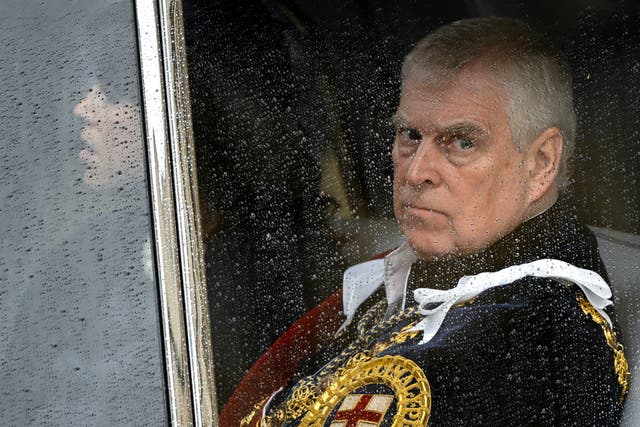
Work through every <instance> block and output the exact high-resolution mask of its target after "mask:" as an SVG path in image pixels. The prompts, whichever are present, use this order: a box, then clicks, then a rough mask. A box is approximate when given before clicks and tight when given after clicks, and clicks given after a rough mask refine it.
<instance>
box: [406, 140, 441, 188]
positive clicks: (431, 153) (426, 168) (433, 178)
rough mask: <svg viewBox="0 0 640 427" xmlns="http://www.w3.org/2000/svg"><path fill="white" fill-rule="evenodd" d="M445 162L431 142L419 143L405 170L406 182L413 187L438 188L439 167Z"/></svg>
mask: <svg viewBox="0 0 640 427" xmlns="http://www.w3.org/2000/svg"><path fill="white" fill-rule="evenodd" d="M443 160H445V159H444V158H443V154H442V153H441V152H440V150H439V149H438V146H437V145H436V144H435V142H434V141H432V140H425V141H422V142H421V143H420V145H419V146H418V149H417V150H416V152H415V154H414V155H413V157H412V158H411V160H410V161H411V163H410V164H409V168H408V169H407V175H406V179H407V182H408V183H409V184H411V185H414V186H421V185H429V186H434V187H435V186H438V185H440V183H441V182H442V176H441V167H442V162H443Z"/></svg>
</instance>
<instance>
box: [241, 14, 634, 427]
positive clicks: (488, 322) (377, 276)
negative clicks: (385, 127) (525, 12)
mask: <svg viewBox="0 0 640 427" xmlns="http://www.w3.org/2000/svg"><path fill="white" fill-rule="evenodd" d="M572 102H573V101H572V83H571V76H570V71H569V67H568V64H567V63H566V60H565V59H564V57H563V56H562V55H561V54H560V53H558V52H557V51H556V50H554V49H553V48H552V47H550V46H549V45H548V44H547V43H545V42H544V41H543V40H542V39H541V38H540V37H539V36H538V35H537V34H536V33H534V32H533V31H532V30H531V29H530V28H529V27H527V26H526V25H524V24H523V23H521V22H519V21H515V20H512V19H505V18H479V19H469V20H463V21H458V22H454V23H452V24H450V25H447V26H444V27H442V28H440V29H438V30H437V31H435V32H434V33H433V34H431V35H429V36H428V37H426V38H425V39H423V40H422V41H420V42H419V43H418V44H417V45H416V46H415V48H414V49H413V50H412V51H411V52H410V53H409V55H407V57H406V59H405V61H404V64H403V68H402V91H401V96H400V103H399V106H398V110H397V112H396V114H395V115H394V117H393V123H394V125H395V129H396V137H395V143H394V147H393V162H394V171H395V172H394V210H395V215H396V218H397V220H398V222H399V224H400V226H401V229H402V232H403V234H404V237H405V239H406V242H405V243H404V244H403V245H401V246H400V247H399V248H397V249H396V250H394V251H392V252H390V253H388V254H387V255H386V256H385V257H384V258H379V259H376V260H372V261H369V262H367V263H364V264H360V265H357V266H354V267H352V268H350V269H349V270H347V272H346V273H345V283H344V287H343V303H344V309H343V310H344V314H345V315H346V316H347V320H346V321H345V323H344V324H343V326H342V327H341V328H340V330H339V332H338V338H337V339H336V340H334V341H333V342H332V343H331V345H329V346H328V347H327V348H324V349H323V350H322V351H320V352H318V354H316V355H315V356H314V357H312V358H311V359H310V360H308V361H307V362H306V364H305V365H304V367H303V368H302V369H301V370H300V374H298V375H297V376H295V377H294V379H293V380H291V382H290V384H289V385H288V386H287V387H285V388H284V389H282V390H281V391H280V392H278V393H276V394H274V395H273V396H271V397H270V398H269V400H268V403H267V404H266V405H265V407H264V409H263V410H262V411H261V414H260V413H256V414H255V416H254V418H253V420H252V421H256V420H257V419H262V422H264V423H265V424H267V425H305V426H306V425H318V426H320V425H331V426H346V427H356V426H364V425H366V426H375V425H392V424H393V425H427V424H429V425H434V426H435V425H438V426H440V425H456V426H457V425H523V424H524V425H552V424H553V425H615V424H617V423H618V422H619V419H620V415H621V409H622V402H623V399H624V394H625V392H626V387H627V375H628V373H627V366H626V359H625V356H624V352H623V348H622V345H621V344H620V342H619V339H618V338H617V335H616V324H615V319H614V316H613V310H612V305H611V292H610V290H609V287H608V285H607V283H606V278H607V276H606V272H605V270H604V267H603V264H602V262H601V260H600V257H599V255H598V249H597V245H596V242H595V239H594V237H593V236H592V234H591V233H590V232H589V231H588V229H587V228H585V227H584V226H582V225H581V224H580V223H579V222H578V221H577V219H576V216H575V214H574V212H573V211H572V210H571V209H570V207H569V206H567V205H566V204H565V203H563V201H562V197H561V196H560V193H561V191H562V189H563V187H564V186H565V185H566V182H567V159H568V158H569V156H570V154H571V152H572V148H573V143H574V137H575V127H576V125H575V113H574V110H573V105H572Z"/></svg>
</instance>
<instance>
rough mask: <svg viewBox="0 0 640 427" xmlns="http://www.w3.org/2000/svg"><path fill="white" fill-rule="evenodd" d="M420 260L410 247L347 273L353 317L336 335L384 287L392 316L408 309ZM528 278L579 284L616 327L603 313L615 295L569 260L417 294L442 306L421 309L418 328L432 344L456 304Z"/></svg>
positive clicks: (345, 297) (346, 297)
mask: <svg viewBox="0 0 640 427" xmlns="http://www.w3.org/2000/svg"><path fill="white" fill-rule="evenodd" d="M417 259H418V258H417V257H416V255H415V253H414V252H413V250H412V249H411V248H410V247H409V245H408V244H407V243H406V242H404V243H403V244H402V245H400V247H398V248H397V249H396V250H394V251H392V252H391V253H389V254H388V255H387V256H385V257H384V259H376V260H372V261H367V262H364V263H361V264H357V265H354V266H353V267H350V268H349V269H347V270H346V271H345V273H344V281H343V285H342V289H343V294H342V304H343V312H344V315H345V316H346V317H347V318H346V320H345V321H344V323H343V324H342V325H341V326H340V328H339V329H338V331H337V332H336V335H338V334H340V333H341V332H342V331H343V330H344V329H345V328H346V327H347V325H349V324H350V323H351V321H352V320H353V317H354V315H355V313H356V311H357V310H358V307H360V305H362V303H363V302H364V301H365V300H366V299H367V298H369V297H370V296H371V295H372V294H373V293H374V292H375V291H376V290H378V288H379V287H380V285H382V284H383V283H384V286H385V292H386V297H387V305H388V309H387V316H390V315H392V314H394V313H395V312H397V311H399V310H402V309H404V306H405V302H406V293H407V281H408V279H409V272H410V271H411V266H412V265H413V263H414V262H415V261H416V260H417ZM525 276H536V277H548V278H553V279H556V280H557V281H560V282H571V283H575V284H576V285H578V286H579V287H580V288H581V289H582V290H583V291H584V293H585V295H586V297H587V299H588V300H589V302H591V304H592V305H593V306H594V307H595V308H596V310H597V311H598V312H599V313H600V314H601V315H603V317H604V318H605V319H606V320H607V322H608V323H609V324H610V325H611V320H610V319H609V317H608V316H607V314H606V313H605V312H604V310H603V309H604V307H606V306H607V305H610V304H611V300H610V298H611V290H610V289H609V286H608V285H607V283H606V282H605V281H604V279H602V277H600V276H599V275H598V274H597V273H595V272H593V271H591V270H585V269H581V268H578V267H575V266H573V265H571V264H568V263H566V262H563V261H559V260H553V259H544V260H538V261H534V262H531V263H528V264H521V265H516V266H511V267H507V268H505V269H503V270H500V271H497V272H493V273H480V274H477V275H475V276H463V277H462V278H460V280H459V282H458V285H457V286H456V287H455V288H452V289H450V290H448V291H439V290H434V289H426V288H422V289H417V290H416V291H415V298H416V301H417V302H418V304H419V305H421V306H423V307H424V304H426V303H428V302H440V303H441V304H440V306H438V307H437V308H436V309H435V310H425V309H424V308H422V309H421V313H422V314H423V315H425V316H426V317H425V319H424V320H423V321H422V322H420V324H419V326H416V328H418V329H420V330H423V331H424V335H423V339H422V342H426V341H428V340H430V339H431V338H432V337H433V335H435V333H436V332H437V331H438V329H439V328H440V325H441V324H442V321H443V320H444V316H445V315H446V313H447V312H448V311H449V308H451V307H452V306H453V305H454V304H455V303H458V302H462V301H466V300H468V299H470V298H472V297H474V296H476V295H478V294H479V293H481V292H483V291H484V290H487V289H489V288H491V287H494V286H501V285H506V284H509V283H512V282H514V281H516V280H518V279H520V278H522V277H525ZM436 300H437V301H436Z"/></svg>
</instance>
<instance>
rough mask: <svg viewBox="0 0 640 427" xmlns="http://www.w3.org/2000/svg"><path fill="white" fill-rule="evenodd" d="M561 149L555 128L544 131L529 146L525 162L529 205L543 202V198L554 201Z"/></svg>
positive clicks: (560, 137)
mask: <svg viewBox="0 0 640 427" xmlns="http://www.w3.org/2000/svg"><path fill="white" fill-rule="evenodd" d="M562 149H563V139H562V132H560V129H558V128H557V127H551V128H549V129H547V130H545V131H544V132H542V133H541V134H540V135H538V137H537V138H536V139H535V140H534V141H533V142H532V143H531V144H530V145H529V148H528V150H527V161H526V163H527V169H528V172H529V205H534V204H537V203H540V202H543V199H544V198H545V196H546V197H553V198H554V199H555V196H556V193H557V189H558V185H557V183H556V178H557V177H558V172H559V169H560V159H561V158H562Z"/></svg>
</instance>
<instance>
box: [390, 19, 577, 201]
mask: <svg viewBox="0 0 640 427" xmlns="http://www.w3.org/2000/svg"><path fill="white" fill-rule="evenodd" d="M479 61H484V62H485V63H486V64H488V65H489V66H490V67H491V70H492V71H495V72H496V73H497V74H498V75H499V76H500V77H501V80H500V81H502V82H503V83H504V88H505V91H506V93H507V97H508V103H507V117H508V119H509V125H510V127H511V132H512V135H513V141H514V143H515V144H516V147H517V148H518V149H519V150H523V149H525V148H526V147H527V146H528V145H529V144H530V143H531V142H533V140H534V139H535V138H536V137H538V136H539V135H540V134H541V133H542V132H543V131H545V130H546V129H548V128H550V127H554V126H555V127H557V128H558V129H560V132H561V133H562V139H563V151H562V158H561V160H560V165H559V169H558V178H557V182H558V184H559V187H560V188H561V189H562V188H564V187H566V185H567V184H568V182H569V177H570V173H569V168H568V162H569V159H570V158H571V155H572V154H573V150H574V146H575V137H576V114H575V110H574V107H573V83H572V76H571V69H570V67H569V62H568V60H567V58H566V56H565V55H564V54H563V53H562V52H560V51H559V50H558V49H556V48H555V47H553V45H552V44H551V43H549V42H548V41H547V40H545V39H543V38H542V36H541V35H540V34H538V33H536V32H535V31H534V30H532V29H531V28H530V27H529V26H528V25H526V24H525V23H523V22H521V21H518V20H516V19H512V18H501V17H485V18H471V19H463V20H460V21H456V22H453V23H451V24H448V25H445V26H443V27H440V28H438V29H437V30H436V31H434V32H433V33H431V34H429V35H428V36H427V37H425V38H423V39H422V40H420V41H419V42H418V43H417V44H416V45H415V47H414V48H413V49H412V50H411V52H409V54H408V55H407V56H406V57H405V60H404V63H403V64H402V80H403V81H405V79H406V78H407V77H408V76H410V75H412V76H413V75H415V74H416V73H423V74H426V75H427V76H429V77H431V78H435V79H448V78H450V76H451V75H455V73H456V72H459V71H461V70H462V69H463V68H464V67H465V65H467V64H470V63H472V62H479Z"/></svg>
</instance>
